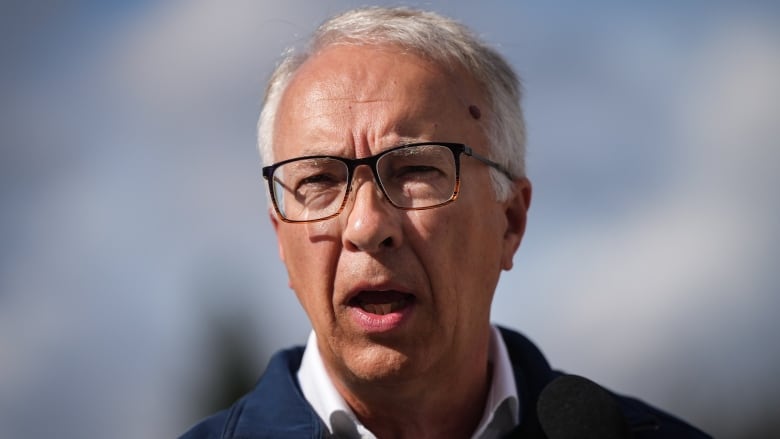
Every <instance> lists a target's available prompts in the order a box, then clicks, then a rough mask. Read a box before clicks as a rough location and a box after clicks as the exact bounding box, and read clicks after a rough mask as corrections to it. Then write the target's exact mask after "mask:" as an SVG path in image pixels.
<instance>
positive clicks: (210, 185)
mask: <svg viewBox="0 0 780 439" xmlns="http://www.w3.org/2000/svg"><path fill="white" fill-rule="evenodd" d="M363 4H364V3H363V2H357V1H347V0H341V1H330V2H309V1H300V0H292V1H285V2H282V1H248V0H246V1H219V2H217V1H209V0H195V1H164V2H163V1H138V2H120V1H78V0H74V1H57V0H51V1H24V0H11V1H8V0H3V1H2V2H0V63H1V64H0V65H1V66H2V67H1V68H0V202H1V204H0V437H2V438H39V437H58V438H109V437H110V438H158V437H159V438H164V437H175V436H177V435H178V434H180V433H182V432H183V431H184V430H185V429H186V428H187V427H188V426H189V425H190V424H191V423H193V422H194V421H195V420H196V419H197V418H199V417H201V416H202V415H204V414H205V409H204V405H203V404H202V403H200V402H199V401H201V400H202V399H204V398H208V397H209V393H210V392H214V389H215V388H216V387H218V386H219V385H222V384H221V381H219V378H215V377H218V376H219V370H223V369H224V368H225V366H224V364H223V363H221V362H223V360H224V359H223V355H222V353H221V352H222V351H221V350H224V349H225V344H230V343H236V344H237V345H240V346H244V348H245V349H244V353H245V357H243V358H244V364H245V365H246V368H247V370H249V371H250V372H249V373H250V374H252V378H255V377H256V376H258V375H259V374H260V372H261V371H262V369H263V367H264V366H265V362H266V361H267V359H268V357H269V355H270V353H271V352H272V351H274V350H276V349H279V348H281V347H286V346H289V345H291V344H301V343H303V342H304V341H305V337H306V335H307V334H308V331H309V325H308V321H307V320H306V317H305V315H304V313H303V311H301V310H300V308H299V306H298V304H297V302H296V300H295V298H294V295H293V293H292V292H291V291H290V290H289V289H288V288H287V282H286V273H285V271H284V267H283V266H282V265H281V263H280V261H279V259H278V256H277V251H276V243H275V237H274V235H273V230H272V228H271V226H270V223H269V221H268V218H267V214H266V206H267V204H266V200H265V194H264V190H265V189H264V182H263V180H262V178H261V176H260V164H259V158H258V154H257V153H256V150H255V133H254V129H255V122H256V118H257V115H258V114H259V109H260V102H261V99H262V96H263V88H264V82H265V80H266V78H267V77H268V75H269V74H270V71H271V69H272V68H273V65H274V63H275V62H276V60H277V59H278V55H279V54H280V53H281V52H282V50H283V49H284V48H285V47H287V46H289V45H292V44H295V43H298V42H300V41H302V40H303V39H304V38H305V37H306V36H307V35H308V34H309V33H310V32H311V30H312V29H313V28H314V27H315V26H316V25H317V24H318V23H320V22H321V21H322V20H323V19H325V18H326V17H327V16H329V15H331V14H333V13H336V12H339V11H342V10H345V9H347V8H350V7H354V6H359V5H363ZM376 4H390V3H383V2H377V3H376ZM392 4H398V3H392ZM403 4H407V5H413V6H418V7H423V8H428V9H434V10H437V11H439V12H441V13H444V14H447V15H450V16H453V17H455V18H457V19H459V20H461V21H463V22H465V23H466V24H468V25H469V26H471V27H472V28H473V29H474V30H475V31H476V32H477V33H478V34H480V35H481V36H482V37H483V38H484V39H485V40H487V41H488V42H490V43H491V44H493V45H495V46H497V47H498V48H499V50H500V51H501V52H502V53H503V54H504V55H505V56H506V57H507V58H508V59H509V60H510V61H511V62H512V64H513V65H514V66H515V67H516V68H517V70H518V72H519V73H520V74H521V75H522V77H523V78H524V84H525V90H526V94H525V100H524V107H525V109H526V117H527V122H528V131H529V158H528V168H529V175H530V177H531V179H532V181H533V183H534V199H533V203H532V206H531V211H530V222H529V225H528V229H527V234H526V239H525V241H524V243H523V246H522V247H521V249H520V251H519V253H518V255H517V256H516V258H515V268H514V269H513V270H512V271H511V272H508V273H505V275H504V277H503V278H502V280H501V283H500V285H499V288H498V292H497V297H496V300H495V304H494V312H493V318H494V321H495V322H498V323H501V324H504V325H507V326H510V327H513V328H517V329H520V330H522V331H523V332H524V333H526V334H527V335H528V336H529V337H531V338H532V339H533V340H535V341H536V342H537V343H539V345H540V346H541V348H542V350H543V351H544V352H545V353H546V355H547V356H548V359H549V360H550V361H551V363H552V364H553V365H554V366H556V367H558V368H562V369H564V370H566V371H568V372H572V373H577V374H582V375H585V376H588V377H590V378H592V379H594V380H596V381H598V382H600V383H601V384H603V385H605V386H606V387H609V388H611V389H614V390H618V391H620V392H622V393H628V394H634V395H638V396H640V397H641V398H643V399H644V400H646V401H648V402H650V403H653V404H655V405H658V406H661V407H664V408H666V409H667V410H669V411H672V412H674V413H676V414H678V415H680V416H682V417H683V418H686V419H688V420H689V421H691V422H693V423H695V424H698V425H699V426H700V427H702V428H703V429H705V430H707V431H709V432H710V433H714V434H717V435H718V436H720V437H768V436H766V434H767V432H773V433H774V434H778V431H779V430H780V427H778V422H780V421H778V420H779V419H780V408H779V407H780V384H778V380H777V371H778V369H779V368H780V348H779V347H778V346H780V342H778V333H779V332H780V320H779V319H778V317H777V315H778V312H779V311H780V295H779V294H778V293H780V292H779V291H778V287H779V286H780V274H779V273H780V264H779V263H778V260H780V227H778V225H779V224H780V196H778V188H779V187H780V172H778V169H779V168H780V164H779V163H780V145H779V143H780V140H779V139H780V79H778V78H780V4H779V3H778V2H773V1H728V2H727V1H685V0H683V1H658V2H618V1H588V2H580V1H575V0H568V1H559V2H545V1H541V0H539V1H530V0H528V1H495V2H468V1H451V2H445V1H426V2H419V3H413V2H406V3H403ZM226 328H227V329H226ZM225 334H228V335H229V334H234V336H233V337H232V338H231V336H228V337H227V341H225V340H226V339H225ZM247 346H248V349H246V347H247ZM239 350H240V349H239ZM775 437H777V436H775Z"/></svg>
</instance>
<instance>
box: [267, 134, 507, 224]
mask: <svg viewBox="0 0 780 439" xmlns="http://www.w3.org/2000/svg"><path fill="white" fill-rule="evenodd" d="M461 154H466V155H467V156H470V157H473V158H475V159H477V160H479V161H480V162H482V163H484V164H486V165H488V166H490V167H493V168H495V169H497V170H499V171H501V172H502V173H504V174H505V175H506V176H507V177H509V178H510V179H511V178H512V176H511V174H510V173H509V171H507V170H506V169H505V168H504V167H503V166H501V165H499V164H498V163H496V162H494V161H492V160H490V159H488V158H487V157H483V156H481V155H479V154H477V153H475V152H474V151H473V150H472V149H471V148H470V147H468V146H466V145H464V144H461V143H440V142H425V143H412V144H408V145H402V146H398V147H395V148H391V149H388V150H386V151H382V152H381V153H379V154H377V155H373V156H371V157H364V158H360V159H349V158H344V157H336V156H329V155H316V156H307V157H298V158H294V159H289V160H284V161H281V162H279V163H275V164H273V165H270V166H266V167H264V168H263V178H265V179H266V180H267V181H268V188H269V190H270V193H271V200H272V201H273V205H274V209H276V212H277V213H278V214H279V217H280V218H281V219H282V221H285V222H290V223H306V222H313V221H322V220H326V219H329V218H333V217H335V216H337V215H338V214H339V213H341V211H342V210H343V209H344V206H345V205H346V203H347V198H349V192H350V188H351V186H352V184H351V183H352V177H353V176H354V174H355V168H357V167H358V166H360V165H367V166H369V167H370V168H371V171H372V172H373V174H374V179H375V181H376V182H377V184H378V185H379V188H380V189H381V190H382V193H384V195H385V197H387V199H388V201H390V203H391V204H392V205H393V206H395V207H397V208H398V209H403V210H423V209H431V208H434V207H439V206H443V205H445V204H448V203H451V202H453V201H455V199H456V198H457V197H458V190H459V188H460V155H461Z"/></svg>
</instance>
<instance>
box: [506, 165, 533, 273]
mask: <svg viewBox="0 0 780 439" xmlns="http://www.w3.org/2000/svg"><path fill="white" fill-rule="evenodd" d="M512 186H513V187H512V195H511V196H510V197H509V199H508V200H506V201H505V202H504V214H505V215H506V231H505V232H504V248H503V253H502V255H501V268H502V269H504V270H511V269H512V259H513V258H514V255H515V252H517V249H518V248H519V247H520V242H521V241H522V240H523V234H524V233H525V225H526V222H527V219H528V208H529V207H530V206H531V181H530V180H528V179H527V178H525V177H522V178H519V179H517V180H515V181H513V182H512Z"/></svg>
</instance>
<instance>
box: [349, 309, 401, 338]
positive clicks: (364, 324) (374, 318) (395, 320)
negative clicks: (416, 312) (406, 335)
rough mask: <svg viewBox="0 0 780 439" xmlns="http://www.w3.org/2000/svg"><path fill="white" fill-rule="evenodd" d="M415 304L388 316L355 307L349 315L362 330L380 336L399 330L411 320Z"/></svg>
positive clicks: (350, 310)
mask: <svg viewBox="0 0 780 439" xmlns="http://www.w3.org/2000/svg"><path fill="white" fill-rule="evenodd" d="M413 307H414V303H409V304H407V305H406V306H405V307H403V308H401V309H399V310H396V311H393V312H391V313H388V314H384V315H379V314H372V313H370V312H366V311H364V310H363V309H362V308H360V307H357V306H353V307H350V308H349V314H350V316H351V318H352V321H354V322H355V323H356V324H357V326H358V327H360V329H362V330H363V331H365V332H367V333H372V334H380V333H385V332H390V331H392V330H394V329H398V328H400V327H401V325H403V323H404V322H405V321H406V320H408V319H409V316H410V315H411V313H412V308H413Z"/></svg>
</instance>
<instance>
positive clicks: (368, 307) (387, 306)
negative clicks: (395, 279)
mask: <svg viewBox="0 0 780 439" xmlns="http://www.w3.org/2000/svg"><path fill="white" fill-rule="evenodd" d="M405 305H406V299H404V300H397V301H395V302H390V303H363V304H361V305H360V307H361V308H362V309H363V311H366V312H369V313H371V314H377V315H380V316H383V315H387V314H390V313H391V312H394V311H398V310H399V309H401V308H403V307H404V306H405Z"/></svg>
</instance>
